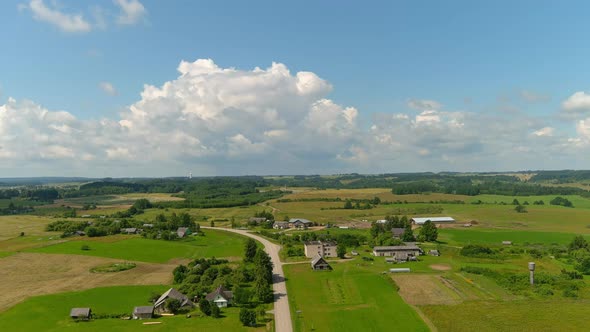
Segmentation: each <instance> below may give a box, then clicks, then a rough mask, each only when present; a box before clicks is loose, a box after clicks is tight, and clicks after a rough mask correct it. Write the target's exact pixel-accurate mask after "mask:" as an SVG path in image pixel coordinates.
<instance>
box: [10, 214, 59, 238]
mask: <svg viewBox="0 0 590 332" xmlns="http://www.w3.org/2000/svg"><path fill="white" fill-rule="evenodd" d="M52 221H53V219H52V218H48V217H39V216H29V215H18V216H0V241H4V240H8V239H11V238H14V237H17V236H19V234H20V233H21V232H24V233H25V235H47V234H51V233H47V232H45V226H46V225H47V224H49V223H50V222H52Z"/></svg>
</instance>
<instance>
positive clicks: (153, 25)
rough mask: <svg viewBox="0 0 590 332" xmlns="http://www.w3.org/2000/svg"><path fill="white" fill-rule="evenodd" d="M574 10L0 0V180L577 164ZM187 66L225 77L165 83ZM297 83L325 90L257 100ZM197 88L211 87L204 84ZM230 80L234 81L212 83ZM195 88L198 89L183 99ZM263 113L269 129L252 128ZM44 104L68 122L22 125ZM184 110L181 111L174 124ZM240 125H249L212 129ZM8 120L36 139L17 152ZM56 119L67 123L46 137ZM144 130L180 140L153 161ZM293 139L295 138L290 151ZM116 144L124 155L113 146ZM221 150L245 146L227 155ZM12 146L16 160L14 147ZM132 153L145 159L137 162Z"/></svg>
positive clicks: (578, 63) (581, 111)
mask: <svg viewBox="0 0 590 332" xmlns="http://www.w3.org/2000/svg"><path fill="white" fill-rule="evenodd" d="M588 7H590V5H589V4H587V3H586V2H582V1H579V2H574V1H571V2H570V1H568V2H565V3H562V2H559V3H558V2H551V1H518V2H515V1H493V2H487V3H481V2H477V3H475V2H473V1H451V2H432V1H403V2H402V1H374V2H370V4H367V3H360V2H357V1H355V2H353V1H338V2H333V1H323V2H318V1H294V2H285V3H277V2H276V1H247V2H246V1H214V2H210V1H207V2H203V1H166V2H163V1H147V0H141V1H137V0H116V1H110V0H105V1H84V2H81V1H66V0H55V1H52V0H32V1H3V2H1V3H0V17H1V18H2V20H1V21H2V23H1V26H2V29H0V38H1V39H2V40H3V41H4V43H3V44H4V47H3V48H2V53H1V54H2V55H1V56H0V107H2V106H1V105H4V115H3V116H2V114H1V113H2V112H3V109H2V108H0V121H4V124H3V126H2V127H0V157H3V158H4V159H5V160H7V161H8V162H7V163H6V164H5V165H0V171H1V172H3V173H5V174H7V175H11V176H25V175H30V174H29V173H37V172H42V174H43V175H59V174H58V173H60V172H63V171H67V172H69V173H71V174H73V175H90V174H87V173H88V172H89V170H90V172H92V173H93V172H95V171H94V169H96V172H99V173H100V174H105V175H108V176H123V175H125V176H129V175H138V176H140V175H141V176H146V175H151V176H161V175H176V174H183V173H185V172H186V171H187V170H194V171H193V172H194V173H196V174H204V175H205V174H206V175H214V174H280V173H331V172H345V171H358V172H368V173H373V172H395V171H412V170H417V171H418V170H420V171H422V170H431V171H441V170H456V171H463V170H471V171H478V170H482V171H484V170H485V171H488V170H517V169H547V168H590V162H587V161H586V160H584V158H583V157H581V155H583V153H585V152H587V148H588V145H590V143H589V141H590V120H588V115H589V114H588V113H589V112H590V96H588V95H586V94H585V93H584V91H588V90H589V89H590V88H589V83H588V75H587V73H588V72H589V69H590V68H588V67H589V64H588V63H589V62H588V60H587V59H589V58H590V48H588V47H587V45H586V44H587V43H586V42H585V38H584V36H585V34H586V32H587V31H588V28H589V27H590V23H589V21H588V20H587V17H586V14H585V13H587V12H588V10H589V9H590V8H588ZM198 59H211V60H212V62H213V63H214V64H215V67H216V68H218V69H231V70H234V72H233V73H229V72H228V71H222V72H218V71H217V69H215V70H214V72H215V73H216V74H215V79H213V78H211V77H212V76H213V75H211V72H207V73H205V74H204V73H203V72H201V71H200V70H198V74H196V75H193V74H191V75H193V76H194V77H193V78H192V79H191V80H189V79H186V80H181V79H179V77H180V76H181V75H180V73H179V71H178V70H177V68H178V67H179V64H180V62H181V61H183V60H184V61H187V62H188V63H196V61H197V60H198ZM273 62H276V63H280V64H282V65H284V67H285V68H288V71H289V77H290V78H291V79H293V80H292V81H291V82H290V83H289V82H286V81H284V80H279V79H278V77H279V76H280V75H279V76H276V77H275V76H273V77H274V78H262V79H261V80H256V81H255V82H250V81H248V80H249V77H251V74H253V73H254V68H255V67H260V68H261V69H262V70H264V71H268V72H270V69H269V68H270V67H271V66H272V64H273ZM201 64H202V63H200V64H199V65H196V66H197V67H199V66H200V65H201ZM232 68H233V69H232ZM298 72H311V73H313V74H314V78H313V82H316V81H317V82H316V83H318V82H319V83H318V84H320V83H321V84H324V83H325V84H326V85H329V88H328V87H327V86H326V87H325V88H318V90H313V91H311V90H310V91H306V92H305V93H303V94H292V93H291V94H289V93H286V92H285V93H286V94H282V93H278V92H277V95H273V96H272V98H278V99H281V100H289V104H285V105H281V104H280V102H278V101H277V102H274V101H272V102H271V101H270V100H271V99H272V98H271V97H268V96H266V97H265V95H266V94H265V93H264V91H268V89H270V90H272V91H283V90H282V89H285V90H288V89H292V88H293V86H296V85H297V83H296V81H297V80H296V77H297V73H298ZM196 76H199V77H200V78H197V77H196ZM218 76H223V77H218ZM236 76H239V77H236ZM268 76H272V75H268ZM210 78H211V80H212V81H209V79H210ZM265 80H266V81H265ZM167 82H168V83H169V84H170V85H171V86H173V87H175V88H174V89H173V90H174V92H171V91H168V92H166V93H164V94H162V93H158V94H156V95H157V96H158V98H160V99H159V100H158V101H155V100H154V98H149V96H148V97H146V96H145V94H144V95H143V96H142V92H144V93H145V91H144V85H145V84H148V85H152V86H155V87H156V88H158V89H163V87H164V85H165V84H166V83H167ZM212 82H217V83H216V84H218V85H217V86H218V87H219V88H218V89H213V88H212V89H209V88H208V87H210V86H211V85H210V84H211V83H212ZM236 84H244V85H243V86H241V87H235V88H231V89H226V88H225V86H232V87H234V86H235V85H236ZM314 84H315V83H314ZM197 87H204V89H205V90H207V91H206V92H203V93H204V94H203V93H201V94H199V95H198V98H197V96H196V95H192V93H195V91H196V90H198V89H197ZM289 87H290V88H289ZM208 89H209V90H208ZM180 90H182V91H181V92H180V93H177V92H178V91H180ZM226 90H227V91H226ZM576 93H579V94H578V95H575V94H576ZM208 94H209V95H208ZM9 98H10V100H9ZM146 98H147V99H146ZM183 98H184V99H183ZM195 98H197V99H199V100H195ZM241 98H250V99H247V101H244V100H246V99H241ZM252 98H255V99H256V102H255V103H253V101H252ZM265 98H266V99H265ZM269 98H270V99H269ZM291 98H293V99H291ZM213 99H216V100H217V101H220V103H213V104H212V103H211V100H213ZM238 99H239V100H240V101H239V102H237V101H236V100H238ZM273 100H274V99H273ZM295 100H296V101H295ZM321 100H329V101H331V102H332V103H333V104H334V105H336V106H335V107H336V108H337V109H332V108H331V107H332V106H326V105H327V104H325V103H320V104H322V105H323V106H322V107H326V108H327V109H328V108H329V109H330V110H324V109H321V110H318V109H317V108H318V107H319V106H318V105H320V104H318V102H319V101H321ZM187 101H190V102H187ZM420 101H422V102H421V103H420ZM424 101H426V102H424ZM567 101H571V102H570V103H567ZM429 102H430V103H429ZM433 103H434V104H433ZM134 105H135V106H134ZM172 105H173V106H172ZM290 105H298V107H300V108H298V109H294V108H293V107H290ZM314 105H315V106H314ZM133 107H135V109H136V111H133V110H132V108H133ZM142 107H143V108H142ZM166 107H171V109H174V110H171V111H169V112H166ZM314 107H315V108H314ZM269 108H272V109H273V112H276V114H275V115H272V116H274V118H273V120H272V121H271V120H268V121H266V122H265V121H262V123H261V121H257V120H256V119H257V118H258V117H260V116H263V113H264V112H267V111H268V110H269ZM292 108H293V109H292ZM234 109H235V110H237V111H236V112H237V113H235V112H234V113H231V112H229V113H228V112H227V110H234ZM347 109H354V113H355V114H354V116H352V115H351V114H352V113H351V112H349V111H347ZM23 110H26V111H23ZM43 110H45V111H48V112H59V111H65V112H67V113H68V117H67V119H66V118H59V119H51V120H47V119H45V120H43V121H41V122H39V121H35V120H34V117H35V114H37V115H38V114H39V112H43ZM138 110H139V111H138ZM314 110H315V111H314ZM212 112H213V113H215V114H216V115H215V116H213V115H211V114H212ZM240 112H241V113H240ZM313 112H318V114H320V113H321V116H319V115H318V117H317V119H318V121H320V122H319V123H315V124H311V123H310V121H312V120H310V119H312V118H313V117H312V116H311V115H310V114H315V113H313ZM144 113H149V114H150V116H151V117H152V118H151V119H150V121H147V120H146V116H145V115H142V114H144ZM189 113H190V114H192V115H195V116H194V117H190V119H188V118H185V117H184V115H186V114H189ZM226 113H228V114H230V115H228V114H226ZM24 114H27V115H26V116H25V115H24ZM244 114H247V115H249V116H251V117H250V118H248V117H246V120H243V121H241V122H240V123H239V124H235V126H233V127H232V126H229V125H227V123H229V122H232V121H233V120H235V119H236V118H241V116H242V115H244ZM264 114H266V113H264ZM295 114H298V116H295ZM62 115H63V114H62ZM70 116H71V118H70ZM268 116H270V115H268ZM351 116H352V118H351ZM225 117H229V118H225ZM10 119H12V120H11V121H10V123H9V120H10ZM140 119H142V121H143V120H146V121H145V123H143V124H142V125H141V126H140V125H136V126H135V127H134V128H133V129H131V127H130V126H125V125H121V121H123V120H126V121H129V122H128V123H131V122H134V123H139V122H138V121H140ZM187 119H188V120H187ZM230 120H232V121H230ZM187 121H188V123H187ZM211 121H213V122H211ZM106 122H108V123H109V125H108V126H107V125H105V124H104V123H106ZM148 122H149V123H148ZM233 122H235V121H233ZM15 123H16V124H18V125H19V126H21V128H25V129H30V130H33V129H37V130H36V132H42V133H45V134H44V135H40V136H42V137H38V138H37V140H35V138H33V139H31V140H30V141H27V143H26V144H25V143H23V142H20V141H22V140H23V139H25V138H24V137H23V136H20V137H18V136H19V135H22V134H19V132H18V131H16V129H15V128H16V127H17V125H15ZM101 123H102V124H101ZM221 123H223V124H224V125H219V124H221ZM322 124H323V126H322ZM0 125H2V123H1V122H0ZM36 126H41V127H42V128H37V127H36ZM63 126H67V127H68V128H71V129H72V130H70V129H68V130H62V131H60V132H59V133H57V134H56V133H53V131H55V130H56V129H54V128H56V127H59V128H65V127H63ZM101 126H102V127H101ZM117 126H119V127H117ZM203 126H204V127H206V128H207V132H208V133H207V135H206V136H202V135H204V134H202V132H203V128H204V127H203ZM107 127H108V128H107ZM140 127H141V130H140V129H138V128H140ZM2 128H4V129H3V130H2ZM10 128H12V129H10ZM48 128H49V129H48ZM52 128H53V129H52ZM82 128H83V130H84V132H85V133H86V134H87V135H88V137H89V138H88V140H89V141H91V142H89V143H88V145H83V144H79V143H76V144H72V143H71V141H79V140H80V139H81V138H80V137H78V136H75V135H74V134H72V133H73V132H79V131H80V130H82ZM74 129H78V130H74ZM52 130H53V131H52ZM307 130H309V132H308V131H307ZM486 130H489V133H486V134H483V133H482V131H486ZM21 132H22V131H21ZM149 132H152V133H153V132H158V133H160V134H162V136H163V137H170V136H171V134H172V133H177V132H181V133H182V135H184V136H183V137H185V139H187V140H188V141H191V142H193V144H194V146H192V145H189V147H186V148H183V149H180V150H178V151H176V153H170V152H169V151H170V150H174V149H176V148H175V147H176V146H177V145H178V142H177V141H175V140H168V139H167V138H160V139H159V143H158V142H154V141H153V138H154V137H153V136H151V135H149V134H148V133H149ZM246 132H251V133H250V134H248V135H247V134H246ZM271 132H272V133H273V134H270V133H271ZM109 133H110V135H111V136H109ZM257 133H267V134H265V135H258V134H257ZM279 133H280V134H279ZM64 135H65V136H64ZM68 135H69V136H68ZM277 135H279V136H281V137H282V138H283V140H284V141H281V140H280V139H278V138H277V137H279V136H277ZM301 135H304V136H306V137H308V138H309V139H310V141H309V142H295V141H299V139H297V138H296V137H299V136H301ZM322 135H323V136H322ZM437 135H438V136H437ZM58 136H59V137H58ZM114 136H116V137H117V139H113V137H114ZM448 136H452V137H453V138H452V139H451V138H449V137H448ZM179 137H180V136H179ZM178 139H179V140H180V138H178ZM111 140H112V141H113V142H110V143H109V141H111ZM121 140H122V141H124V142H126V143H127V144H126V147H125V148H121V147H120V146H116V143H117V142H118V143H120V142H121ZM236 140H238V141H240V142H242V143H246V144H247V146H249V147H250V148H251V149H252V150H249V149H248V148H246V147H244V146H241V147H240V148H239V149H238V150H240V151H242V152H244V154H246V156H240V155H238V154H237V153H236V152H235V151H234V152H232V151H233V150H232V146H233V145H232V144H234V143H235V141H236ZM314 140H325V142H326V146H325V147H323V146H322V148H318V147H317V146H314V144H313V142H315V141H314ZM98 141H100V143H97V142H98ZM303 141H305V140H303ZM68 142H70V143H68ZM191 147H193V148H195V147H198V149H202V150H203V151H207V153H205V152H202V153H192V152H194V150H191ZM23 149H26V150H27V151H30V153H27V156H22V154H19V153H16V152H17V151H22V150H23ZM154 149H155V150H158V151H159V150H162V151H168V152H166V153H162V154H158V153H151V152H153V151H154ZM187 149H188V150H190V151H189V152H190V153H188V154H189V155H191V157H187V151H186V150H187ZM31 150H35V151H31ZM43 150H45V152H43ZM2 151H4V152H2ZM47 151H53V153H47ZM108 151H111V152H110V153H109V152H108ZM113 151H117V153H115V152H113ZM148 151H151V152H150V153H148ZM146 154H150V155H151V157H150V158H147V159H149V160H146V161H143V162H142V161H140V160H138V159H139V156H145V155H146ZM548 154H553V155H554V156H555V157H554V158H553V159H555V160H551V161H548V160H547V158H546V157H545V156H547V155H548ZM81 155H86V157H85V158H82V157H81ZM261 158H262V159H265V160H272V161H269V162H267V163H265V165H264V166H262V165H260V164H259V163H256V162H255V161H256V160H260V159H261ZM278 159H280V160H278ZM499 159H501V161H499ZM375 160H379V162H374V161H375ZM232 165H233V166H232ZM236 165H239V167H238V166H236ZM64 167H65V168H64Z"/></svg>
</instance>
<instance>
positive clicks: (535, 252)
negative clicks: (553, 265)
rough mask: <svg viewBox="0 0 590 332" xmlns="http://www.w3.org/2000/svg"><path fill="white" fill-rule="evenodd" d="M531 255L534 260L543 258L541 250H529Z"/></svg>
mask: <svg viewBox="0 0 590 332" xmlns="http://www.w3.org/2000/svg"><path fill="white" fill-rule="evenodd" d="M529 255H531V257H533V258H537V259H539V258H541V257H543V252H542V251H541V250H539V249H531V250H529Z"/></svg>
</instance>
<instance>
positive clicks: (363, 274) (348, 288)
mask: <svg viewBox="0 0 590 332" xmlns="http://www.w3.org/2000/svg"><path fill="white" fill-rule="evenodd" d="M333 268H334V269H333V271H312V270H311V269H310V267H309V264H292V265H286V266H284V270H285V273H286V278H287V291H288V293H289V302H290V304H291V315H292V319H293V322H294V327H295V330H296V331H314V330H315V331H351V332H352V331H387V330H391V329H392V328H394V329H396V330H400V331H428V327H427V325H426V323H424V322H423V321H422V319H421V318H420V317H419V315H418V314H417V313H416V312H415V311H414V310H413V309H412V308H411V307H410V306H409V305H408V304H406V303H405V302H404V301H403V300H402V298H401V297H400V296H399V295H398V294H397V291H396V289H395V286H394V285H393V284H392V283H391V282H389V281H388V280H387V276H384V275H381V274H378V273H375V272H373V271H364V270H361V269H357V268H356V266H355V265H353V264H352V263H343V264H337V263H333Z"/></svg>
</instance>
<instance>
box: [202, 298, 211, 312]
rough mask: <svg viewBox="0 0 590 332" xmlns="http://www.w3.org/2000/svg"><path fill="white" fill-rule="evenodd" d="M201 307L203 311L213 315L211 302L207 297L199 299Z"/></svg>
mask: <svg viewBox="0 0 590 332" xmlns="http://www.w3.org/2000/svg"><path fill="white" fill-rule="evenodd" d="M199 309H201V312H202V313H204V314H205V315H207V316H210V315H211V303H210V302H209V301H207V299H205V298H202V299H201V301H199Z"/></svg>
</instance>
